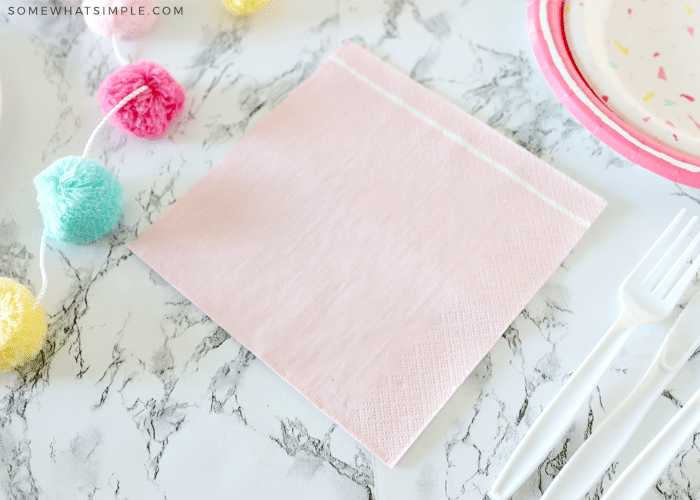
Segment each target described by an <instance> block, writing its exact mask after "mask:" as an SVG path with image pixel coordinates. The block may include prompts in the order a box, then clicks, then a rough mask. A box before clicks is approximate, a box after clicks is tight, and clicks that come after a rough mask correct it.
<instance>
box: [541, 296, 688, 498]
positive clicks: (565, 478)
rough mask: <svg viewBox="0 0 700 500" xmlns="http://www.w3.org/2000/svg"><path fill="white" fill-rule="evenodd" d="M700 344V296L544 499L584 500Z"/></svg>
mask: <svg viewBox="0 0 700 500" xmlns="http://www.w3.org/2000/svg"><path fill="white" fill-rule="evenodd" d="M699 345H700V293H696V294H695V296H694V297H693V298H692V299H691V300H690V302H688V304H687V305H686V306H685V309H683V312H681V314H680V315H679V316H678V318H677V319H676V321H675V323H674V324H673V327H672V328H671V330H670V332H669V334H668V335H667V336H666V340H664V343H663V345H662V346H661V349H660V350H659V353H658V355H657V356H656V359H654V361H653V363H652V364H651V366H649V369H648V370H647V372H646V373H645V374H644V377H642V380H640V381H639V383H637V386H636V387H635V388H634V389H632V392H630V394H629V395H628V396H627V397H626V398H625V399H624V401H622V403H620V404H619V405H618V406H617V408H615V411H613V412H612V413H611V414H610V416H608V417H606V418H605V420H603V423H602V425H601V426H600V427H598V428H597V429H596V430H595V431H594V432H593V435H592V436H590V437H589V438H588V439H586V441H585V442H584V443H583V444H582V445H581V447H580V448H579V449H578V450H576V453H574V456H573V457H571V459H570V460H569V461H568V462H567V463H566V466H565V467H564V468H563V469H562V470H561V471H559V474H557V477H556V478H554V481H553V482H552V484H550V485H549V487H548V488H547V490H546V491H545V492H544V495H542V498H541V500H555V499H556V500H561V499H564V498H566V499H567V500H579V499H580V498H582V497H583V496H584V495H585V494H586V493H587V492H588V491H589V490H590V489H591V488H592V487H593V486H594V485H595V483H596V482H597V481H598V479H600V476H602V475H603V473H604V472H605V470H606V469H607V468H608V467H609V466H610V464H611V463H612V462H613V461H614V460H615V458H616V457H617V455H618V454H619V453H620V451H622V449H623V448H624V447H625V445H626V444H627V443H628V442H629V440H630V438H631V437H632V434H634V431H635V430H636V429H637V427H639V424H641V422H642V419H643V418H644V416H645V415H646V414H647V412H648V411H649V409H650V408H651V406H652V405H653V404H654V402H655V401H656V400H657V399H658V398H659V395H660V394H661V392H662V391H663V390H664V388H665V387H666V386H667V385H668V384H669V382H671V380H673V378H674V377H675V376H676V374H677V373H678V372H679V371H680V370H681V368H682V367H683V365H685V363H686V362H687V361H688V359H690V357H691V356H692V355H693V353H694V352H695V350H696V349H697V348H698V346H699ZM669 460H670V459H669ZM631 498H633V497H631Z"/></svg>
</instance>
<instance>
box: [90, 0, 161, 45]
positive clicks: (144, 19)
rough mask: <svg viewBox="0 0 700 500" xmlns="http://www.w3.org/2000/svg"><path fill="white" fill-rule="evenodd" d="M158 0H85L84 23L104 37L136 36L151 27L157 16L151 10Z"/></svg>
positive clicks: (127, 37)
mask: <svg viewBox="0 0 700 500" xmlns="http://www.w3.org/2000/svg"><path fill="white" fill-rule="evenodd" d="M158 5H159V2H158V0H85V1H83V4H82V6H83V9H86V10H88V9H89V12H90V14H89V15H87V16H85V24H87V26H88V28H90V31H92V32H93V33H96V34H97V35H100V36H104V37H107V38H109V37H112V36H114V37H117V38H122V39H133V38H137V37H139V36H141V35H143V34H145V33H147V32H148V31H150V30H151V28H153V25H154V24H155V22H156V20H157V19H158V16H156V15H155V14H154V12H153V8H154V7H158Z"/></svg>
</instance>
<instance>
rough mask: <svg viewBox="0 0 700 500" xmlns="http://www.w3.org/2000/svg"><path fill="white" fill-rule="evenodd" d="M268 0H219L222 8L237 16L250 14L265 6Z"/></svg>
mask: <svg viewBox="0 0 700 500" xmlns="http://www.w3.org/2000/svg"><path fill="white" fill-rule="evenodd" d="M267 2H268V0H221V3H222V4H223V5H224V8H225V9H226V10H228V11H229V12H230V13H232V14H235V15H237V16H241V15H244V14H252V13H253V12H255V11H256V10H258V9H261V8H262V7H264V6H265V4H266V3H267Z"/></svg>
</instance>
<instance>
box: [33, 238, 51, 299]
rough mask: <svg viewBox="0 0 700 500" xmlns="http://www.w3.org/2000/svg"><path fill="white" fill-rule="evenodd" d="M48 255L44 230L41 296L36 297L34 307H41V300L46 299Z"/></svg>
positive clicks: (41, 252)
mask: <svg viewBox="0 0 700 500" xmlns="http://www.w3.org/2000/svg"><path fill="white" fill-rule="evenodd" d="M45 254H46V229H44V232H43V233H41V247H40V248H39V270H40V271H41V290H39V294H38V295H37V296H36V300H34V307H36V306H37V305H39V302H41V299H43V298H44V295H45V294H46V287H47V286H48V279H47V275H46V262H45V258H44V256H45Z"/></svg>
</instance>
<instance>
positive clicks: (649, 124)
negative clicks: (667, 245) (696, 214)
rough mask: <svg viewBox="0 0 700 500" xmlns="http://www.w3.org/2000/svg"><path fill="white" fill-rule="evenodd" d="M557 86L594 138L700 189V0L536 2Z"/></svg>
mask: <svg viewBox="0 0 700 500" xmlns="http://www.w3.org/2000/svg"><path fill="white" fill-rule="evenodd" d="M528 23H529V33H530V41H531V43H532V46H533V49H534V51H535V55H536V57H537V61H538V63H539V65H540V68H541V69H542V71H543V73H544V75H545V77H546V78H547V80H548V82H549V84H550V85H551V87H552V88H553V90H554V91H555V93H556V94H557V96H558V97H559V99H560V100H561V101H562V102H563V103H564V105H566V107H567V108H568V109H569V110H570V111H571V112H572V113H573V114H574V115H575V116H576V118H577V119H578V120H579V121H581V123H582V124H583V125H584V126H586V127H587V128H588V129H589V130H590V131H591V132H592V133H593V134H594V135H596V136H597V137H598V138H600V139H601V140H602V141H604V142H605V143H606V144H608V145H609V146H610V147H612V148H613V149H615V150H616V151H618V152H619V153H620V154H622V155H624V156H625V157H627V158H629V159H630V160H632V161H633V162H635V163H637V164H639V165H641V166H643V167H645V168H648V169H649V170H652V171H654V172H656V173H658V174H660V175H663V176H664V177H667V178H669V179H671V180H673V181H675V182H680V183H683V184H686V185H689V186H694V187H700V87H699V85H698V84H700V0H685V1H680V0H678V1H673V2H668V1H663V0H646V1H644V2H623V1H620V0H573V1H572V0H530V1H529V3H528Z"/></svg>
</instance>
